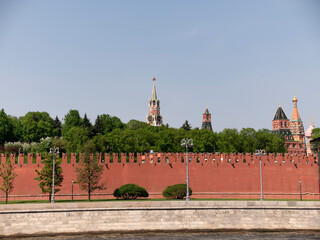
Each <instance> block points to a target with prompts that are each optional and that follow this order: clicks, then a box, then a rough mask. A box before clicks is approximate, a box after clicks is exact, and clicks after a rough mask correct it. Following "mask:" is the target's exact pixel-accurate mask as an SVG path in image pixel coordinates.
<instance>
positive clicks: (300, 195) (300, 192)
mask: <svg viewBox="0 0 320 240" xmlns="http://www.w3.org/2000/svg"><path fill="white" fill-rule="evenodd" d="M301 183H302V181H301V180H299V185H300V201H302V192H301Z"/></svg>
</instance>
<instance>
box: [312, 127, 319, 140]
mask: <svg viewBox="0 0 320 240" xmlns="http://www.w3.org/2000/svg"><path fill="white" fill-rule="evenodd" d="M311 136H312V139H315V138H318V137H320V128H314V129H313V130H312V133H311Z"/></svg>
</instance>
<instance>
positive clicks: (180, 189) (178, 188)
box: [162, 183, 192, 199]
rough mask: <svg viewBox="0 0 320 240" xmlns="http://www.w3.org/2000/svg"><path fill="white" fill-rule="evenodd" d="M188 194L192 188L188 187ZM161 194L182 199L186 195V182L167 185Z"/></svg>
mask: <svg viewBox="0 0 320 240" xmlns="http://www.w3.org/2000/svg"><path fill="white" fill-rule="evenodd" d="M189 194H190V196H191V195H192V190H191V188H190V187H189ZM162 195H163V196H164V197H165V198H171V199H183V198H184V197H185V196H187V185H186V184H183V183H181V184H175V185H172V186H168V187H167V188H166V189H165V190H164V191H163V192H162Z"/></svg>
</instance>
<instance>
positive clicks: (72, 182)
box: [71, 179, 74, 202]
mask: <svg viewBox="0 0 320 240" xmlns="http://www.w3.org/2000/svg"><path fill="white" fill-rule="evenodd" d="M71 184H72V188H71V189H72V190H71V194H72V197H71V201H72V202H73V184H74V181H73V179H72V181H71Z"/></svg>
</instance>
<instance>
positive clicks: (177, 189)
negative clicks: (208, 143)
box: [162, 130, 207, 199]
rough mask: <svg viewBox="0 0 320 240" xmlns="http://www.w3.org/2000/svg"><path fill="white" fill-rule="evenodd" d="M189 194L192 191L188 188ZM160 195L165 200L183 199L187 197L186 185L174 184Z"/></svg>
mask: <svg viewBox="0 0 320 240" xmlns="http://www.w3.org/2000/svg"><path fill="white" fill-rule="evenodd" d="M206 131H207V130H206ZM189 194H190V196H191V195H192V189H191V188H190V187H189ZM162 195H163V196H164V197H165V198H171V199H183V198H184V197H185V196H187V185H186V184H184V183H181V184H175V185H172V186H168V187H167V188H166V189H165V190H164V191H163V192H162Z"/></svg>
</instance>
